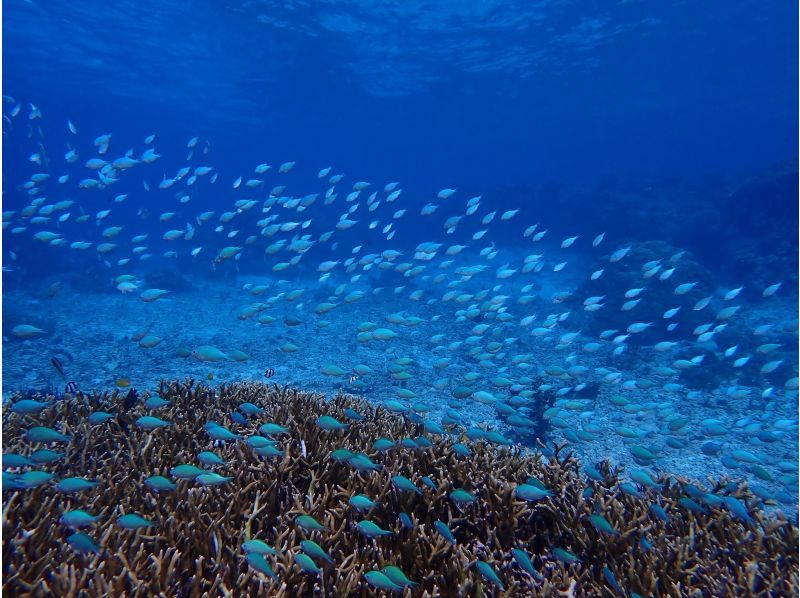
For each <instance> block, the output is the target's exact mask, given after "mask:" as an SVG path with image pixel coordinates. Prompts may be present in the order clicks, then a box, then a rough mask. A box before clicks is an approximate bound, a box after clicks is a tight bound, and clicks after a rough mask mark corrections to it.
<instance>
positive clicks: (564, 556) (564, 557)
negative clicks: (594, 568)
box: [553, 548, 583, 565]
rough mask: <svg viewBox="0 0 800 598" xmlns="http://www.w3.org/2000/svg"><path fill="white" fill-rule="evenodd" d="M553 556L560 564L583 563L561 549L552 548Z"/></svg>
mask: <svg viewBox="0 0 800 598" xmlns="http://www.w3.org/2000/svg"><path fill="white" fill-rule="evenodd" d="M553 556H554V557H555V558H556V560H558V561H561V562H562V563H565V564H567V565H571V564H572V563H581V562H583V561H581V559H579V558H578V557H577V556H575V555H574V554H572V553H571V552H570V551H568V550H564V549H563V548H553Z"/></svg>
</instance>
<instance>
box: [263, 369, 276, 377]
mask: <svg viewBox="0 0 800 598" xmlns="http://www.w3.org/2000/svg"><path fill="white" fill-rule="evenodd" d="M274 375H275V370H274V369H272V368H267V371H266V372H264V377H265V378H272V377H273V376H274Z"/></svg>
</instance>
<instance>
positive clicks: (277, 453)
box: [256, 444, 285, 458]
mask: <svg viewBox="0 0 800 598" xmlns="http://www.w3.org/2000/svg"><path fill="white" fill-rule="evenodd" d="M256 452H257V453H258V454H259V455H260V456H262V457H267V458H270V457H283V456H284V454H285V453H284V452H283V451H282V450H281V449H279V448H278V447H276V446H272V445H271V444H268V445H267V446H260V447H258V448H257V449H256Z"/></svg>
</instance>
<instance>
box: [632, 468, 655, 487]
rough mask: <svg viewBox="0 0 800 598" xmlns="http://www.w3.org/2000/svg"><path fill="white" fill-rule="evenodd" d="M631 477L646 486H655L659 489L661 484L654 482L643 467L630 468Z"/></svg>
mask: <svg viewBox="0 0 800 598" xmlns="http://www.w3.org/2000/svg"><path fill="white" fill-rule="evenodd" d="M631 479H632V480H633V481H634V482H636V483H637V484H639V485H641V486H646V487H648V488H657V489H659V490H660V489H661V488H663V486H662V485H661V484H659V483H658V482H656V481H655V480H654V479H653V478H652V477H651V476H650V474H649V473H648V472H646V471H645V470H643V469H632V470H631Z"/></svg>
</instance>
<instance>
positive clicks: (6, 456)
mask: <svg viewBox="0 0 800 598" xmlns="http://www.w3.org/2000/svg"><path fill="white" fill-rule="evenodd" d="M33 465H34V463H33V461H32V460H31V459H30V458H28V457H26V456H25V455H19V454H17V453H3V468H4V469H10V468H13V467H32V466H33Z"/></svg>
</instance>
